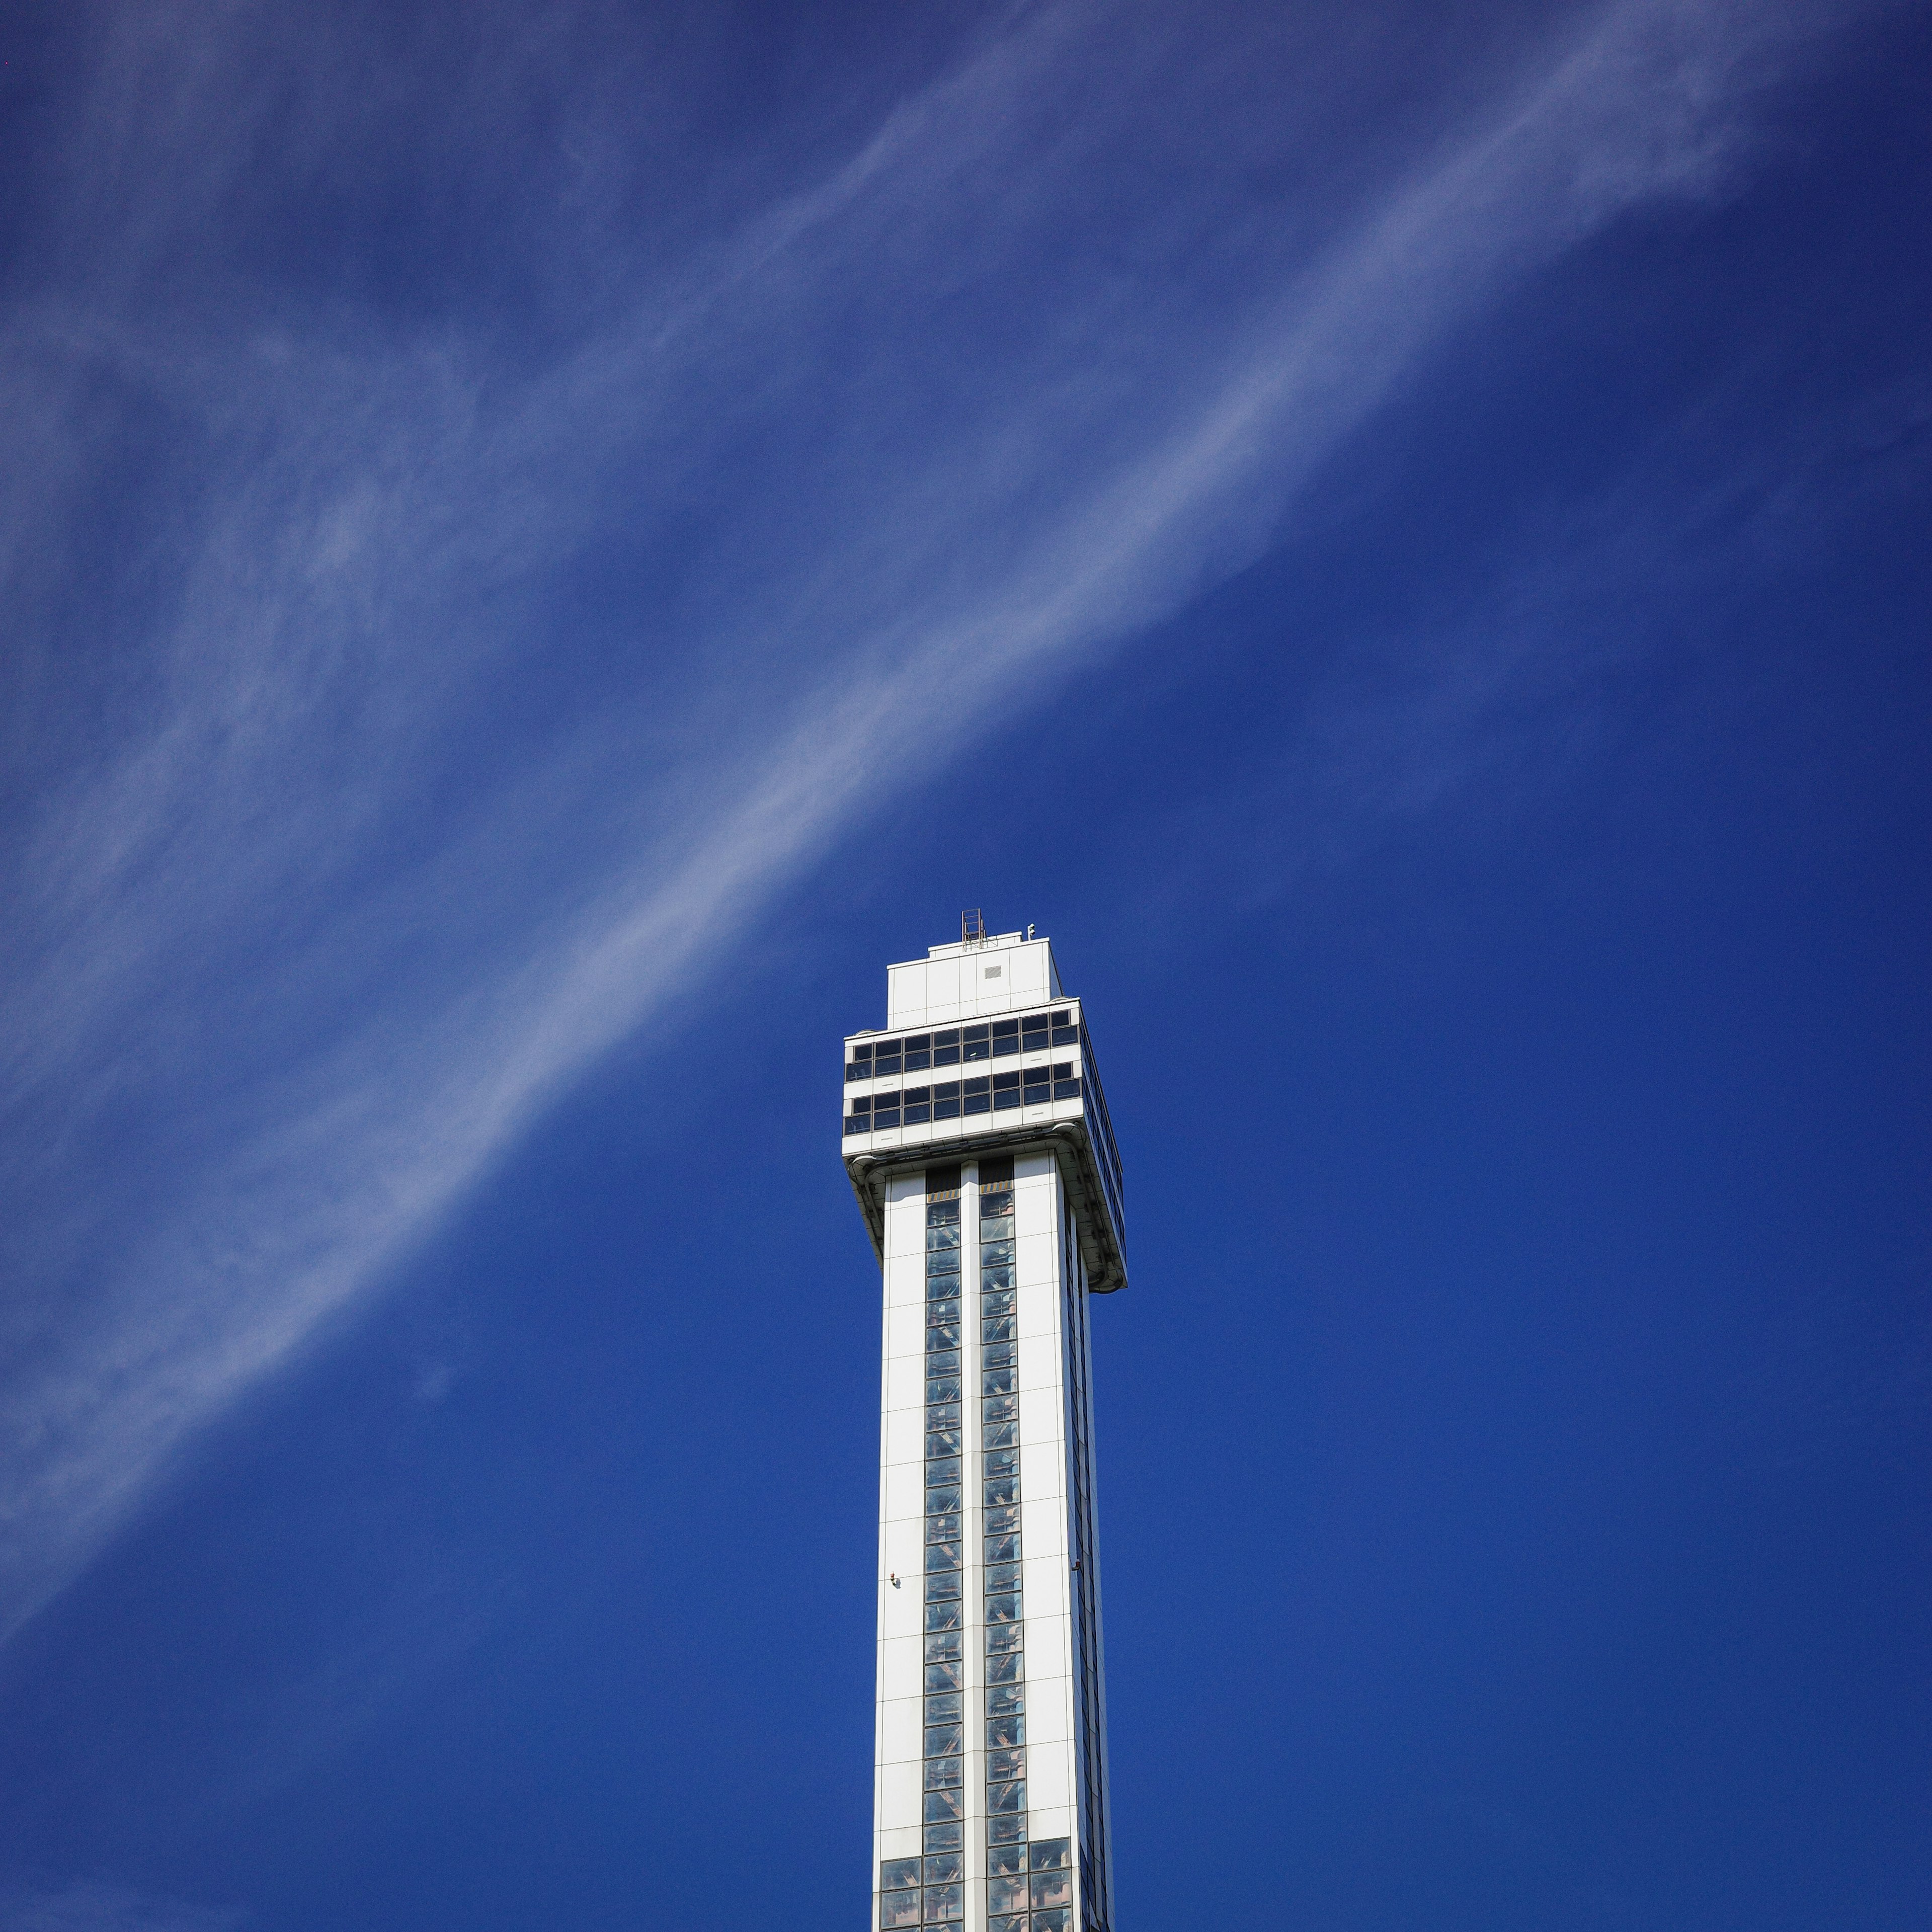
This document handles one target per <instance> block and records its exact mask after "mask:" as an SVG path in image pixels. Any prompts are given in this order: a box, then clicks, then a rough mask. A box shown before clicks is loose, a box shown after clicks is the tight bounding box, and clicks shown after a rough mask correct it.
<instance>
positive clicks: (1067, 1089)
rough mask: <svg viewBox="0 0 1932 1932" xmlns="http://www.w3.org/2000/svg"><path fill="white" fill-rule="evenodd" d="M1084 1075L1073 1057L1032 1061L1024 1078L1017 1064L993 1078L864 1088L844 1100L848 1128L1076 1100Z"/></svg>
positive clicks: (855, 1130)
mask: <svg viewBox="0 0 1932 1932" xmlns="http://www.w3.org/2000/svg"><path fill="white" fill-rule="evenodd" d="M1079 1097H1080V1076H1079V1075H1078V1074H1077V1073H1075V1072H1074V1071H1073V1062H1072V1061H1062V1062H1061V1063H1060V1064H1059V1065H1058V1066H1056V1067H1030V1068H1028V1070H1027V1075H1026V1079H1025V1083H1024V1085H1022V1082H1021V1079H1020V1076H1019V1073H1018V1071H1017V1070H1016V1071H1015V1072H1013V1073H995V1074H994V1075H993V1076H992V1077H991V1078H990V1079H989V1078H987V1077H986V1076H984V1075H982V1076H980V1078H979V1079H976V1080H967V1081H959V1080H942V1081H940V1082H938V1084H937V1085H934V1086H932V1087H908V1088H905V1089H904V1091H903V1092H901V1093H898V1094H871V1095H867V1094H856V1095H853V1096H851V1097H849V1098H847V1100H846V1102H845V1131H846V1133H848V1134H868V1133H873V1132H874V1131H875V1130H880V1129H883V1128H886V1127H900V1126H904V1127H918V1126H919V1125H920V1124H922V1123H923V1122H925V1121H956V1120H959V1119H961V1118H963V1117H965V1115H969V1114H993V1113H998V1112H1002V1111H1004V1109H1007V1108H1008V1107H1019V1106H1027V1107H1043V1106H1046V1103H1048V1102H1049V1100H1079Z"/></svg>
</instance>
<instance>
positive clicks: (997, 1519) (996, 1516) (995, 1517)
mask: <svg viewBox="0 0 1932 1932" xmlns="http://www.w3.org/2000/svg"><path fill="white" fill-rule="evenodd" d="M1019 1526H1020V1511H1019V1504H1017V1503H1010V1504H1009V1505H1007V1507H1006V1508H1004V1509H989V1511H987V1512H986V1530H987V1533H988V1534H989V1535H997V1534H998V1532H1000V1531H1001V1530H1007V1529H1019Z"/></svg>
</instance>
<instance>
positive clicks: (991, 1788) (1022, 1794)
mask: <svg viewBox="0 0 1932 1932" xmlns="http://www.w3.org/2000/svg"><path fill="white" fill-rule="evenodd" d="M986 1809H987V1810H988V1811H993V1812H1000V1811H1025V1809H1026V1783H1025V1780H1024V1779H1020V1780H1017V1781H1016V1782H1014V1783H1013V1784H989V1785H988V1786H987V1787H986Z"/></svg>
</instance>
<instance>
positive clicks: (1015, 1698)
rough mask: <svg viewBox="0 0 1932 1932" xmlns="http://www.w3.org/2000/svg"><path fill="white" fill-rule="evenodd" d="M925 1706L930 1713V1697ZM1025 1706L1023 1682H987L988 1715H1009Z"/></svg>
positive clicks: (994, 1716)
mask: <svg viewBox="0 0 1932 1932" xmlns="http://www.w3.org/2000/svg"><path fill="white" fill-rule="evenodd" d="M930 1674H931V1673H928V1675H930ZM1025 1709H1026V1686H1025V1685H1024V1684H992V1685H989V1688H988V1689H987V1692H986V1715H987V1716H988V1717H989V1718H1005V1717H1010V1716H1011V1715H1013V1712H1016V1711H1024V1710H1025ZM926 1711H927V1713H928V1715H930V1714H931V1712H932V1699H931V1698H930V1697H929V1698H928V1699H927V1700H926Z"/></svg>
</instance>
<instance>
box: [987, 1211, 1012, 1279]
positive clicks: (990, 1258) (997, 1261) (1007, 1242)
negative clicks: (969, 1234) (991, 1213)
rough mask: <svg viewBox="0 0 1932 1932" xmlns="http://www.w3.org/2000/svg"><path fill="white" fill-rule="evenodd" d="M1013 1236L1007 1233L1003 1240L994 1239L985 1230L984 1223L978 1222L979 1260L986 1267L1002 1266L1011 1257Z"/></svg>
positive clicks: (1006, 1264)
mask: <svg viewBox="0 0 1932 1932" xmlns="http://www.w3.org/2000/svg"><path fill="white" fill-rule="evenodd" d="M1013 1247H1014V1243H1013V1236H1012V1235H1007V1237H1006V1238H1005V1239H1004V1241H995V1239H994V1238H992V1236H991V1235H989V1234H988V1233H987V1232H986V1223H984V1222H981V1223H980V1264H981V1265H982V1266H983V1267H986V1268H1004V1267H1007V1266H1008V1265H1010V1264H1011V1262H1012V1261H1013Z"/></svg>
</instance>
